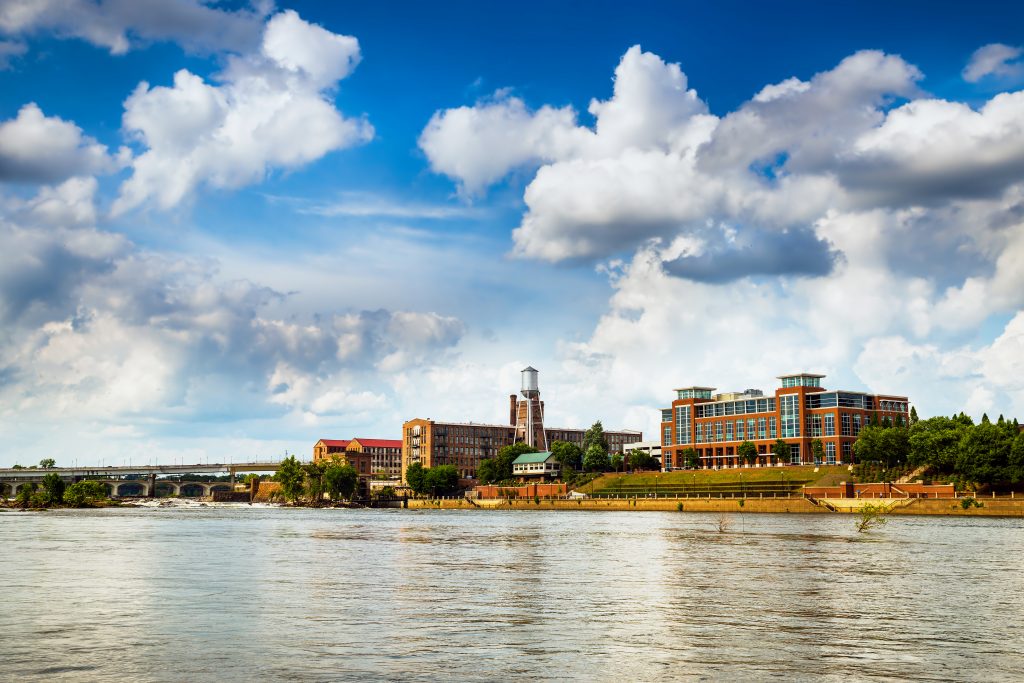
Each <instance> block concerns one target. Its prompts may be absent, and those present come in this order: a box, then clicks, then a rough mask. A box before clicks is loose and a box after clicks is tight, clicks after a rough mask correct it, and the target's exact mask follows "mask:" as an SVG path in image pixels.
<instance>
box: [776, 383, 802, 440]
mask: <svg viewBox="0 0 1024 683" xmlns="http://www.w3.org/2000/svg"><path fill="white" fill-rule="evenodd" d="M779 400H780V401H781V402H782V403H781V410H780V417H781V419H782V438H783V439H791V438H795V437H798V436H800V396H799V395H798V394H787V395H785V396H780V397H779Z"/></svg>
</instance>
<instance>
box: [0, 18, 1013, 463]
mask: <svg viewBox="0 0 1024 683" xmlns="http://www.w3.org/2000/svg"><path fill="white" fill-rule="evenodd" d="M1022 14H1024V10H1021V9H1018V8H1015V7H1013V6H1008V5H1006V3H988V4H986V3H974V4H972V5H971V7H970V13H969V14H968V13H967V12H966V11H965V10H964V8H963V5H962V4H960V3H937V2H929V3H899V4H898V5H897V6H892V4H891V3H843V4H841V3H824V4H821V3H771V4H766V3H738V2H736V3H636V4H633V5H631V6H630V8H629V11H625V10H624V9H623V7H622V6H621V4H620V3H610V2H586V3H583V2H580V3H516V4H514V5H512V4H510V5H506V6H497V5H494V4H483V5H481V4H480V3H470V2H453V3H444V4H442V5H438V6H431V5H427V4H423V3H369V4H363V5H355V4H341V3H313V2H308V3H301V2H300V3H280V4H277V5H270V4H258V5H255V6H254V5H248V4H227V3H218V4H204V3H202V2H199V1H198V0H175V1H174V2H148V1H147V2H141V1H139V2H132V3H125V2H119V1H108V2H92V1H88V0H67V2H56V1H53V2H46V1H38V2H21V1H19V0H0V66H2V67H3V68H2V70H0V228H2V231H0V246H2V247H3V250H2V251H3V255H2V256H0V318H2V320H3V323H4V325H3V331H2V332H0V416H2V419H0V437H3V442H4V443H5V447H4V448H2V449H0V464H10V463H13V462H16V461H20V462H26V463H30V462H34V461H36V460H38V459H39V458H41V457H44V456H50V455H56V457H57V459H58V460H67V459H68V458H75V459H78V460H79V462H91V461H99V460H100V459H101V458H102V459H105V460H106V461H116V460H117V459H126V458H127V457H128V456H129V455H131V454H135V457H136V458H138V457H140V456H138V453H139V452H140V451H142V452H144V453H146V456H145V457H147V458H149V459H152V460H154V461H160V460H165V461H168V460H171V459H177V458H186V459H187V458H190V457H195V458H206V457H213V458H220V457H224V458H227V457H230V458H234V459H242V458H245V457H249V456H251V455H255V454H259V455H261V456H265V455H274V454H278V453H281V452H283V451H284V450H285V449H288V450H290V451H293V452H300V453H306V452H307V451H309V449H310V447H311V445H312V443H313V442H314V441H315V440H316V439H317V438H320V437H336V438H347V437H352V436H357V435H365V436H378V437H397V436H398V433H399V429H400V425H401V422H402V421H403V420H404V419H408V418H411V417H435V418H446V419H473V420H477V421H496V420H501V419H502V415H503V410H504V405H505V404H504V402H503V396H505V395H507V393H509V392H510V391H514V389H515V386H516V383H517V372H518V370H519V369H520V368H521V367H522V366H524V365H526V364H532V365H534V366H535V367H538V368H540V369H541V373H542V375H541V381H542V385H543V386H542V390H543V391H544V392H545V396H546V400H547V405H548V410H549V419H550V421H552V422H558V423H561V424H565V425H567V426H585V425H588V424H589V423H590V422H592V421H593V420H594V419H603V420H604V422H605V424H606V425H607V426H610V427H632V428H638V429H643V430H644V431H645V433H647V434H648V435H652V436H653V435H654V434H655V433H656V432H655V430H656V423H657V419H658V418H657V408H659V407H660V406H661V405H662V404H664V403H666V402H667V401H668V400H669V398H670V393H669V390H670V389H671V388H672V387H673V386H677V385H686V384H693V383H698V384H708V385H714V386H718V387H719V388H721V389H723V390H730V389H736V388H747V387H751V386H752V387H760V388H763V389H766V390H771V389H772V387H773V382H774V381H775V380H774V377H775V375H777V374H779V373H782V372H789V371H794V370H809V371H818V372H825V373H826V374H827V375H828V379H827V380H826V384H828V385H829V386H839V387H842V388H849V389H860V390H863V389H870V390H875V391H880V392H882V391H884V392H893V393H905V394H907V395H909V396H910V397H911V400H912V401H913V402H914V403H915V404H916V405H917V406H918V408H919V410H920V411H921V412H922V413H923V414H937V413H946V412H953V411H959V410H966V411H968V412H971V413H973V414H976V415H980V414H981V412H983V411H988V412H989V413H990V414H998V413H1006V414H1007V415H1017V416H1024V383H1022V380H1021V379H1020V377H1021V376H1024V372H1022V370H1024V366H1022V363H1024V313H1022V304H1024V293H1022V292H1024V280H1022V279H1021V277H1022V276H1021V275H1020V273H1021V272H1022V268H1021V265H1022V264H1024V218H1022V216H1024V124H1022V122H1024V94H1022V93H1021V87H1022V85H1024V62H1022V59H1021V45H1022V43H1024V37H1022V36H1021V32H1020V29H1019V27H1020V26H1021V25H1022V22H1021V19H1022V17H1021V15H1022ZM55 425H59V426H60V428H59V429H56V430H55V429H54V426H55ZM65 453H67V454H68V455H65ZM71 453H73V454H74V455H70V454H71Z"/></svg>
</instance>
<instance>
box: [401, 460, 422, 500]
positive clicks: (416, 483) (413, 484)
mask: <svg viewBox="0 0 1024 683" xmlns="http://www.w3.org/2000/svg"><path fill="white" fill-rule="evenodd" d="M425 478H426V468H425V467H423V465H422V464H421V463H418V462H414V463H413V464H411V465H409V466H408V467H407V468H405V483H406V484H408V485H409V488H411V489H412V492H413V493H415V494H416V495H419V494H421V493H423V491H424V490H425V489H424V484H425V483H426V482H425Z"/></svg>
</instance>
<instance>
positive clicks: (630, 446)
mask: <svg viewBox="0 0 1024 683" xmlns="http://www.w3.org/2000/svg"><path fill="white" fill-rule="evenodd" d="M622 450H623V452H624V453H631V452H632V451H643V452H644V453H646V454H647V455H649V456H651V457H652V458H654V459H655V460H657V461H658V462H659V463H660V462H661V442H660V441H637V442H636V443H627V444H623V446H622Z"/></svg>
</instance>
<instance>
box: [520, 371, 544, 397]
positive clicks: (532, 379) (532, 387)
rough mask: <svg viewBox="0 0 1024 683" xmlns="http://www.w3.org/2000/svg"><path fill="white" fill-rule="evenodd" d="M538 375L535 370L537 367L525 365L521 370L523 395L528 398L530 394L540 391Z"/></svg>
mask: <svg viewBox="0 0 1024 683" xmlns="http://www.w3.org/2000/svg"><path fill="white" fill-rule="evenodd" d="M538 375H540V373H539V372H537V368H534V367H532V366H527V367H526V369H525V370H523V372H522V376H523V396H526V397H527V398H529V397H530V396H536V395H537V394H539V393H540V385H539V382H538V378H537V376H538Z"/></svg>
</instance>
